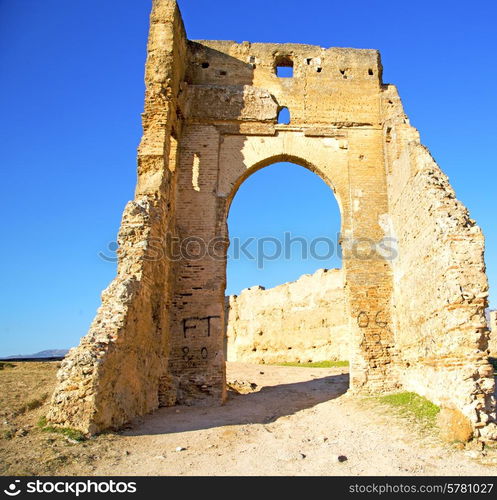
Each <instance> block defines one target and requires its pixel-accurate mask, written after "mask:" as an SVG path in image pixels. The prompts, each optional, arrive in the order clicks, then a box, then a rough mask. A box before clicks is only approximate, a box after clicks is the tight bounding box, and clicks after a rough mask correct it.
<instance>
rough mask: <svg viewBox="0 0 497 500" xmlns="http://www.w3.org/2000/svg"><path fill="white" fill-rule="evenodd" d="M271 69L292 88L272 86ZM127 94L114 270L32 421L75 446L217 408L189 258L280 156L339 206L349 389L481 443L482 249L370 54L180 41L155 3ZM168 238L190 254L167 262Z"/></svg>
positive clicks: (214, 279)
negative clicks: (459, 427) (281, 117)
mask: <svg viewBox="0 0 497 500" xmlns="http://www.w3.org/2000/svg"><path fill="white" fill-rule="evenodd" d="M281 61H285V65H289V64H291V65H292V67H293V77H292V78H279V77H278V76H277V74H276V67H277V65H278V64H279V63H280V62H281ZM145 80H146V96H145V111H144V114H143V138H142V141H141V144H140V147H139V152H138V182H137V188H136V193H135V199H134V200H133V201H131V202H130V203H128V205H127V207H126V209H125V211H124V215H123V220H122V225H121V229H120V232H119V245H120V248H119V264H118V274H117V277H116V279H115V280H114V281H113V282H112V283H111V285H110V286H109V288H107V290H105V291H104V293H103V296H102V306H101V307H100V309H99V311H98V313H97V316H96V318H95V320H94V322H93V324H92V326H91V328H90V331H89V333H88V335H87V336H86V337H84V338H83V339H82V341H81V344H80V346H79V347H78V348H76V349H73V350H71V352H70V353H69V355H68V356H67V357H66V359H65V360H64V362H63V366H62V368H61V371H60V373H59V385H58V388H57V390H56V393H55V394H54V397H53V400H52V405H51V409H50V413H49V415H48V418H49V420H50V421H51V422H52V423H54V424H57V425H69V426H71V427H75V428H78V429H81V430H83V431H84V432H90V433H92V432H98V431H100V430H102V429H105V428H109V427H119V426H120V425H122V424H124V423H125V422H127V421H129V420H130V419H132V418H134V417H135V416H137V415H142V414H144V413H146V412H150V411H152V410H154V409H155V408H157V407H158V406H161V405H162V406H164V405H171V404H175V403H178V402H179V403H181V402H188V403H191V402H199V403H200V402H203V401H218V402H220V401H222V400H223V399H224V396H225V366H224V365H225V363H224V356H223V327H222V323H223V314H224V307H223V305H224V288H225V282H224V280H225V262H224V261H223V259H215V258H212V255H210V254H209V252H207V251H204V250H205V249H208V246H209V245H212V246H213V247H215V246H216V245H222V244H223V243H222V242H223V241H225V239H226V238H225V236H226V234H225V233H226V224H225V219H226V207H227V204H228V203H229V199H230V196H231V193H233V190H234V189H236V186H237V183H239V182H241V181H242V180H243V176H244V175H247V172H249V171H250V170H251V169H254V168H259V167H261V166H264V164H266V162H272V161H274V160H275V159H279V160H285V159H289V160H290V161H295V160H297V161H298V162H299V163H300V162H302V163H303V164H305V166H308V167H309V168H311V169H315V170H316V171H319V172H321V173H322V174H323V176H324V177H325V178H328V179H329V180H330V181H331V182H332V183H333V187H334V191H335V194H336V196H337V199H339V203H340V206H341V211H342V224H343V228H342V237H343V241H342V249H343V267H344V272H345V276H346V279H345V290H346V297H347V311H348V316H349V327H350V336H351V339H352V346H353V349H352V356H351V365H352V371H351V387H352V389H353V390H354V391H357V392H381V391H389V390H395V389H397V388H406V389H408V390H414V391H416V392H418V393H419V394H421V395H424V396H426V397H427V398H429V399H431V400H432V401H434V402H435V403H437V404H439V405H441V406H442V407H444V408H446V409H447V410H448V411H452V412H456V413H457V414H458V415H459V414H461V415H462V416H463V418H465V419H466V420H467V421H468V422H469V424H470V425H471V427H472V429H473V431H474V434H475V435H476V436H478V437H480V438H481V439H494V438H496V437H497V434H496V425H495V401H494V397H493V390H494V380H493V377H492V374H493V371H492V368H491V366H490V365H489V364H488V360H487V356H488V352H487V343H488V335H489V332H488V328H487V325H486V321H485V317H484V309H485V307H486V304H487V295H488V284H487V280H486V276H485V272H484V269H485V268H484V260H483V237H482V234H481V231H480V229H479V228H478V226H476V224H475V223H474V221H473V220H472V219H470V217H469V214H468V212H467V210H466V209H465V207H464V206H463V205H462V204H461V203H460V202H458V201H457V200H456V198H455V196H454V193H453V191H452V188H451V187H450V185H449V183H448V180H447V178H446V177H445V176H444V174H443V173H442V172H441V171H440V169H439V168H438V166H437V165H436V163H435V162H434V161H433V159H432V158H431V156H430V155H429V153H428V152H427V150H426V149H425V148H424V147H423V146H422V145H421V143H420V141H419V136H418V133H417V131H416V130H415V129H414V128H413V127H411V126H410V125H409V122H408V120H407V117H406V116H405V114H404V111H403V108H402V104H401V102H400V98H399V97H398V94H397V91H396V89H395V87H394V86H393V85H389V84H384V83H383V81H382V66H381V62H380V56H379V53H378V52H377V51H375V50H358V49H341V48H329V49H324V48H322V47H316V46H310V45H299V44H257V43H255V44H251V43H248V42H243V43H235V42H230V41H191V40H188V39H187V38H186V34H185V31H184V27H183V24H182V21H181V16H180V13H179V11H178V8H177V5H176V2H175V1H174V0H155V1H154V2H153V9H152V14H151V24H150V35H149V41H148V56H147V64H146V74H145ZM282 107H287V108H288V109H289V110H290V113H291V121H290V123H288V124H278V123H277V115H278V111H279V110H280V109H281V108H282ZM386 241H387V242H390V243H394V244H395V246H394V247H393V248H392V247H391V245H390V246H388V245H385V242H386ZM185 242H187V243H188V244H191V245H193V246H194V245H195V244H197V247H198V252H197V255H195V252H193V253H192V252H186V253H185V252H182V251H180V252H179V253H178V252H176V251H175V245H179V247H180V249H181V245H185Z"/></svg>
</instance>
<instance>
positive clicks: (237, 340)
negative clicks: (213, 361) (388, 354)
mask: <svg viewBox="0 0 497 500" xmlns="http://www.w3.org/2000/svg"><path fill="white" fill-rule="evenodd" d="M343 287H344V283H343V273H342V271H341V269H319V270H318V271H316V272H315V273H314V274H304V275H303V276H301V277H300V278H299V279H298V280H296V281H292V282H290V283H284V284H283V285H279V286H276V287H274V288H270V289H267V290H265V289H264V288H262V287H260V286H255V287H251V288H247V289H245V290H243V291H242V292H241V293H240V294H239V295H230V296H229V297H226V299H227V318H226V321H227V325H226V348H227V349H226V350H227V360H228V361H243V362H248V363H281V362H300V363H307V362H315V361H327V360H334V361H338V360H348V359H349V325H348V320H347V315H346V313H345V302H344V299H345V296H344V289H343Z"/></svg>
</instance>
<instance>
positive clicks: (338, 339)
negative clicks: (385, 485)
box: [225, 163, 350, 390]
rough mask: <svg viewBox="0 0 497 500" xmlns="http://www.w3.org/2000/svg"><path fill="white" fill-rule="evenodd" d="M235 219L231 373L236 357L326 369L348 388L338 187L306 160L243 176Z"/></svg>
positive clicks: (229, 301)
mask: <svg viewBox="0 0 497 500" xmlns="http://www.w3.org/2000/svg"><path fill="white" fill-rule="evenodd" d="M227 222H228V231H229V237H230V246H229V249H228V260H227V286H226V325H225V327H226V358H227V361H228V375H229V364H230V363H235V362H236V363H246V364H252V365H259V366H260V365H272V366H285V365H287V366H288V365H291V366H294V365H295V366H299V367H302V368H304V367H305V368H310V369H314V370H316V369H317V370H318V372H319V369H321V368H326V369H328V370H335V371H336V376H338V377H342V379H341V382H342V385H344V386H345V387H344V390H346V389H347V388H348V377H347V376H346V375H345V372H346V371H347V366H348V360H349V340H350V339H349V335H348V323H347V319H346V314H345V293H344V279H343V272H342V269H341V267H342V265H341V249H340V230H341V216H340V209H339V206H338V203H337V200H336V199H335V197H334V195H333V191H332V189H331V188H330V186H329V185H328V184H326V183H325V182H324V181H323V179H322V178H321V177H320V176H319V175H317V174H315V173H314V172H311V171H310V170H309V169H307V168H305V167H302V166H300V165H297V164H294V163H274V164H271V165H269V166H267V167H264V168H262V169H260V170H257V171H256V172H254V173H252V174H251V175H250V176H249V177H247V178H246V179H245V180H244V181H243V183H242V184H241V185H240V187H239V189H238V190H237V192H236V194H235V196H234V198H233V201H232V203H231V206H230V209H229V214H228V221H227ZM265 369H271V370H272V369H273V368H269V367H268V368H265ZM259 373H264V370H261V371H260V372H259ZM322 374H323V377H325V376H328V375H330V371H323V372H322ZM313 376H316V375H315V374H314V375H313ZM229 383H230V379H229V376H228V384H229Z"/></svg>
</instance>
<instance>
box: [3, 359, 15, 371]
mask: <svg viewBox="0 0 497 500" xmlns="http://www.w3.org/2000/svg"><path fill="white" fill-rule="evenodd" d="M15 367H16V365H15V364H14V363H8V362H7V361H0V370H3V369H5V368H15Z"/></svg>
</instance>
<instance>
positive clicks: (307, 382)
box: [60, 363, 497, 476]
mask: <svg viewBox="0 0 497 500" xmlns="http://www.w3.org/2000/svg"><path fill="white" fill-rule="evenodd" d="M228 380H229V381H235V380H237V381H238V384H237V385H238V386H239V387H241V388H244V387H247V388H249V387H250V382H252V383H255V384H257V387H256V388H255V390H256V392H251V393H248V394H233V395H232V396H231V397H230V399H229V400H228V402H227V403H226V404H225V405H224V406H221V407H212V408H199V407H172V408H163V409H161V410H159V411H157V412H156V413H154V414H153V415H150V416H147V417H145V418H143V419H141V421H139V422H137V423H135V425H134V427H133V428H131V429H128V430H127V431H124V432H123V433H122V434H121V435H120V436H116V437H115V439H113V440H112V441H113V442H112V444H111V445H110V447H109V448H108V449H106V450H105V452H103V453H102V454H97V455H95V456H94V459H93V460H92V462H91V465H88V464H78V463H74V462H73V463H71V464H67V465H66V466H65V467H63V468H62V469H61V470H60V473H61V474H65V473H69V474H70V473H73V474H74V473H75V474H97V475H116V474H119V475H127V474H130V475H136V474H138V475H380V476H392V475H495V474H496V473H497V465H490V466H486V465H482V463H481V462H480V460H479V459H476V458H472V456H475V457H476V455H478V453H477V452H475V451H464V450H456V449H454V448H453V447H450V446H447V445H443V444H442V443H440V442H439V441H438V439H437V438H436V435H434V434H433V433H430V432H424V433H421V434H420V433H418V432H417V431H416V430H415V429H414V427H413V425H410V424H408V422H407V421H406V420H405V419H404V418H401V417H397V416H395V415H393V413H392V412H391V411H389V410H388V409H386V408H385V407H384V406H382V405H378V404H374V403H371V401H370V400H363V399H358V398H357V397H351V396H349V395H346V394H345V391H346V390H347V387H348V375H347V374H346V369H341V368H335V369H323V368H316V369H313V368H293V367H277V366H264V365H262V366H254V365H245V364H241V363H229V364H228ZM249 390H250V389H249ZM177 448H185V449H184V450H182V451H176V449H177ZM340 455H343V456H345V457H347V459H346V460H344V461H339V459H338V456H340ZM480 459H481V456H480ZM487 460H488V457H487Z"/></svg>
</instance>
